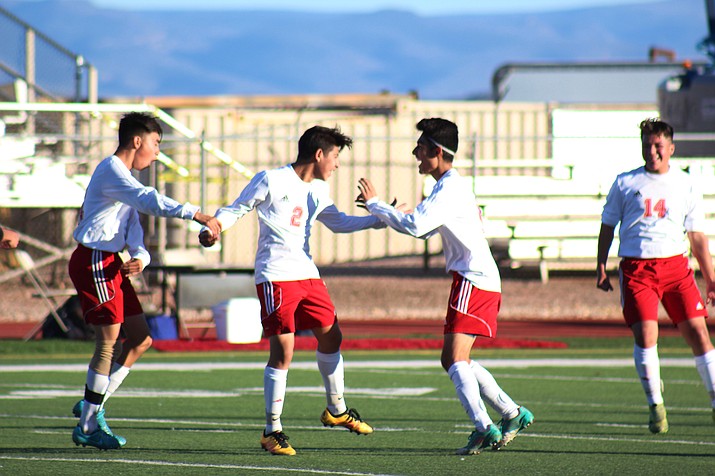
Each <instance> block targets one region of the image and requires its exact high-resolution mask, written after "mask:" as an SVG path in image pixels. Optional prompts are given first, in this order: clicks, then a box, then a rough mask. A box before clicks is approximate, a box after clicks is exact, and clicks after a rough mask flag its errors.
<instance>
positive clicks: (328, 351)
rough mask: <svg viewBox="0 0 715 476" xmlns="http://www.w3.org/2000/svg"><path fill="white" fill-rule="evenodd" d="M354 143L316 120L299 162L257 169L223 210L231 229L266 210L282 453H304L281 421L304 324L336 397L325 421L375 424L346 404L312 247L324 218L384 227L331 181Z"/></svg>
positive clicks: (272, 370) (271, 388)
mask: <svg viewBox="0 0 715 476" xmlns="http://www.w3.org/2000/svg"><path fill="white" fill-rule="evenodd" d="M351 146H352V139H351V138H349V137H347V136H345V135H343V134H342V133H341V132H340V130H339V129H337V128H334V129H329V128H326V127H321V126H314V127H311V128H310V129H308V130H306V131H305V132H304V133H303V135H302V136H301V138H300V140H299V141H298V158H297V159H296V161H295V162H294V163H292V164H289V165H285V166H282V167H280V168H277V169H272V170H267V171H262V172H260V173H258V174H256V176H255V177H254V178H253V179H252V180H251V181H250V182H249V184H248V185H247V186H246V188H244V189H243V191H242V192H241V194H240V195H239V196H238V198H237V199H236V200H235V201H234V202H233V204H232V205H231V206H228V207H224V208H221V209H219V210H218V211H217V212H216V218H217V219H218V220H219V222H220V223H221V227H222V229H223V230H227V229H228V228H230V227H231V226H232V225H233V224H234V223H236V221H237V220H238V219H239V218H241V217H242V216H244V215H246V214H247V213H248V212H250V211H251V210H253V209H255V210H256V213H257V214H258V221H259V238H258V251H257V252H256V265H255V276H256V289H257V291H258V297H259V299H260V301H261V320H262V325H263V335H264V336H266V337H268V338H269V340H270V355H269V357H268V364H267V365H266V368H265V371H264V376H263V386H264V397H265V409H266V428H265V431H264V432H263V434H262V435H261V446H262V447H263V449H265V450H266V451H269V452H270V453H272V454H276V455H294V454H296V452H295V449H293V447H292V446H291V445H290V443H288V436H286V434H285V433H284V432H283V425H282V423H281V414H282V412H283V404H284V401H285V395H286V382H287V377H288V368H289V366H290V363H291V360H292V358H293V348H294V342H295V332H296V331H301V330H310V331H312V333H313V335H314V336H315V338H316V339H317V341H318V350H317V352H316V357H317V361H318V369H319V370H320V374H321V375H322V377H323V383H324V384H325V392H326V397H327V404H328V405H327V408H326V409H325V411H324V412H323V414H322V416H321V417H320V421H321V422H322V423H323V425H325V426H331V427H332V426H343V427H345V428H347V429H349V430H350V431H354V432H356V433H358V434H362V435H364V434H369V433H372V431H373V429H372V427H371V426H370V425H368V424H367V423H366V422H364V421H362V420H361V418H360V415H359V414H358V413H357V411H355V410H354V409H348V407H347V405H346V403H345V400H344V397H343V392H344V387H345V384H344V370H343V358H342V356H341V354H340V344H341V342H342V333H341V331H340V326H339V325H338V321H337V316H336V313H335V306H334V305H333V303H332V301H331V299H330V296H329V295H328V290H327V288H326V286H325V283H324V282H323V281H322V280H321V279H320V274H319V273H318V268H317V267H316V265H315V263H314V262H313V259H312V257H311V256H310V249H309V239H310V233H311V230H312V228H313V226H314V225H315V221H316V220H317V221H319V222H321V223H323V224H324V225H326V226H327V227H328V228H329V229H330V230H331V231H333V232H335V233H350V232H354V231H357V230H364V229H368V228H383V227H384V225H383V224H382V223H381V222H380V220H378V219H376V218H374V217H371V216H363V217H357V216H349V215H346V214H344V213H342V212H340V211H338V209H337V208H336V206H335V205H334V204H333V201H332V200H331V198H330V195H329V187H328V184H327V183H326V181H327V180H328V179H329V178H330V176H331V175H332V174H333V172H334V171H335V170H337V168H338V166H339V161H338V155H339V153H340V151H342V150H343V148H345V147H348V148H349V147H351ZM218 239H219V236H218V234H215V233H213V232H212V231H211V230H202V232H201V233H200V235H199V240H200V242H201V244H202V245H204V246H212V245H213V244H214V243H216V241H217V240H218Z"/></svg>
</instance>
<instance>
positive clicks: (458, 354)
mask: <svg viewBox="0 0 715 476" xmlns="http://www.w3.org/2000/svg"><path fill="white" fill-rule="evenodd" d="M417 130H419V131H422V135H421V136H420V138H419V139H418V140H417V146H416V147H415V148H414V150H413V151H412V153H413V154H414V156H415V157H416V158H417V160H418V161H419V172H420V174H422V175H427V174H429V175H431V176H432V177H433V178H434V179H435V180H436V181H437V183H436V185H435V186H434V188H433V189H432V193H431V194H430V195H429V197H427V198H426V199H425V200H424V201H422V203H420V204H419V205H417V207H416V208H415V210H414V211H413V212H412V213H409V214H408V213H403V212H402V211H401V210H400V209H397V208H394V207H393V206H390V205H388V204H387V203H385V202H382V201H380V200H379V199H378V197H377V193H376V191H375V187H374V186H373V185H372V183H371V182H370V181H369V180H368V179H365V178H362V179H360V181H359V184H358V188H359V189H360V195H359V197H358V200H359V201H361V202H363V203H365V205H366V207H367V209H368V210H369V211H370V213H372V214H373V215H375V216H376V217H378V218H380V219H381V220H382V221H384V222H385V223H386V224H387V225H388V226H390V227H391V228H394V229H395V230H397V231H399V232H400V233H404V234H407V235H411V236H414V237H417V238H422V239H427V238H428V237H430V236H432V235H434V234H436V233H439V234H440V236H441V237H442V245H443V247H444V256H445V259H446V262H447V263H446V264H447V271H449V272H451V273H452V275H453V281H452V290H451V293H450V296H449V307H448V310H447V316H446V323H445V325H444V344H443V347H442V358H441V360H442V367H443V368H444V369H445V370H446V371H447V373H448V374H449V377H450V379H451V380H452V382H453V383H454V387H455V389H456V390H457V396H458V397H459V401H460V402H461V403H462V406H463V407H464V409H465V410H466V411H467V414H468V415H469V417H470V418H471V420H472V423H474V426H475V429H474V431H473V432H472V433H471V435H470V436H469V439H468V441H467V445H466V446H464V447H463V448H460V449H458V450H457V454H461V455H467V454H478V453H479V452H480V451H481V450H482V449H484V448H493V449H500V448H503V447H504V446H506V445H507V444H509V442H511V441H512V440H513V439H514V438H515V437H516V435H517V434H518V433H519V432H520V431H521V430H523V429H524V428H526V427H528V426H529V425H530V424H531V423H532V422H533V421H534V416H533V415H532V413H531V412H530V411H529V410H527V409H526V408H525V407H523V406H519V405H517V404H516V403H514V401H513V400H512V399H511V398H510V397H509V396H508V395H507V394H506V393H505V392H504V391H503V390H502V389H501V388H500V387H499V385H498V384H497V382H496V381H495V380H494V377H493V376H492V374H491V373H489V371H488V370H487V369H485V368H484V367H482V366H481V365H479V364H478V363H477V362H476V361H474V360H471V359H470V352H471V349H472V346H473V345H474V341H475V340H476V337H477V336H483V337H487V338H494V337H495V336H496V331H497V313H498V312H499V306H500V304H501V279H500V277H499V269H498V268H497V265H496V263H495V262H494V258H493V256H492V253H491V250H490V249H489V244H488V243H487V240H486V238H485V236H484V230H483V227H482V222H481V215H480V211H479V208H478V207H477V203H476V200H475V198H474V194H473V193H472V191H471V190H470V188H469V186H468V184H467V183H466V182H465V181H464V180H463V179H462V178H461V177H460V175H459V173H458V172H457V171H456V170H455V169H454V168H452V160H453V159H454V155H455V153H456V151H457V146H458V143H459V136H458V130H457V125H456V124H454V123H452V122H450V121H448V120H446V119H440V118H432V119H422V120H421V121H420V122H419V123H417ZM482 399H484V400H485V401H486V402H487V403H488V404H489V405H490V406H491V407H492V408H494V410H496V411H497V412H498V413H499V414H500V415H501V421H500V422H499V423H497V424H494V423H493V422H492V419H491V418H490V417H489V414H488V413H487V411H486V408H485V407H484V402H483V400H482Z"/></svg>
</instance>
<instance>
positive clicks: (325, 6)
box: [92, 0, 660, 15]
mask: <svg viewBox="0 0 715 476" xmlns="http://www.w3.org/2000/svg"><path fill="white" fill-rule="evenodd" d="M658 1H660V0H439V1H435V0H340V1H335V0H202V1H201V2H198V3H197V2H196V0H169V1H167V0H92V3H94V4H95V5H97V6H100V7H108V8H115V9H127V10H179V9H182V10H183V9H187V10H197V9H201V10H210V9H233V10H272V9H280V10H300V11H325V12H369V11H375V10H384V9H400V10H407V11H411V12H414V13H417V14H421V15H439V14H458V13H524V12H535V11H554V10H568V9H574V8H585V7H596V6H608V5H617V4H620V5H623V4H637V3H642V4H647V3H657V2H658Z"/></svg>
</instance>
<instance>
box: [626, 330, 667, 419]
mask: <svg viewBox="0 0 715 476" xmlns="http://www.w3.org/2000/svg"><path fill="white" fill-rule="evenodd" d="M633 361H634V362H635V364H636V372H638V377H640V379H641V385H642V386H643V391H645V396H646V398H647V399H648V405H655V404H661V403H663V394H662V392H661V381H660V360H659V359H658V346H657V345H654V346H653V347H648V348H647V349H644V348H642V347H639V346H638V345H637V344H634V345H633Z"/></svg>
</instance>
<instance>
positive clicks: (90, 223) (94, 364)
mask: <svg viewBox="0 0 715 476" xmlns="http://www.w3.org/2000/svg"><path fill="white" fill-rule="evenodd" d="M161 137H162V130H161V126H160V124H159V122H158V121H157V120H156V119H155V118H154V117H152V116H149V115H147V114H141V113H129V114H126V115H125V116H124V117H123V118H122V119H121V121H120V124H119V146H118V148H117V150H116V152H115V153H114V155H112V156H110V157H107V158H106V159H104V160H103V161H102V162H100V163H99V165H98V166H97V168H96V169H95V171H94V173H93V174H92V178H91V179H90V182H89V185H88V187H87V191H86V193H85V197H84V203H83V204H82V208H81V209H80V216H79V223H78V225H77V227H76V229H75V231H74V239H75V240H76V241H77V249H76V250H75V251H74V252H73V253H72V257H71V258H70V261H69V275H70V278H71V279H72V283H73V284H74V286H75V288H76V289H77V294H78V296H79V299H80V302H81V305H82V312H83V315H84V319H85V321H86V322H87V323H88V324H90V325H91V326H92V327H93V329H94V332H95V336H96V337H95V340H96V342H95V349H94V355H93V356H92V359H91V360H90V362H89V369H88V370H87V381H86V387H85V392H84V399H83V400H80V401H79V402H78V403H77V404H76V405H75V407H74V408H73V410H72V411H73V413H74V414H75V416H79V417H80V420H79V424H78V425H77V427H76V428H75V429H74V431H73V433H72V441H74V442H75V444H77V445H80V444H81V445H83V446H87V445H90V446H94V447H97V448H99V449H116V448H119V447H121V446H124V444H125V443H126V440H125V439H124V438H122V437H121V436H117V435H114V434H113V432H112V430H111V429H110V428H109V426H108V425H107V423H106V420H105V418H104V402H105V401H106V399H107V398H109V396H110V395H111V394H112V393H114V392H115V391H116V390H117V388H118V387H119V386H120V385H121V383H122V382H123V381H124V379H125V378H126V376H127V374H128V373H129V370H130V368H131V366H132V365H133V364H134V362H136V360H137V359H139V357H141V355H142V354H143V353H144V352H145V351H146V350H147V349H149V347H150V346H151V337H150V335H149V328H148V326H147V323H146V318H145V316H144V311H143V310H142V307H141V304H140V303H139V300H138V298H137V295H136V293H135V291H134V288H133V287H132V284H131V282H130V280H129V277H130V276H133V275H136V274H139V273H141V272H142V270H143V269H144V267H145V266H146V265H148V264H149V253H148V252H147V250H146V248H145V247H144V233H143V231H142V228H141V225H140V223H139V214H138V212H141V213H146V214H150V215H157V216H163V217H176V218H183V219H186V220H194V221H197V222H198V223H200V224H203V225H205V226H208V227H209V228H210V229H212V230H214V231H215V232H216V233H219V232H220V225H219V223H218V221H217V220H216V219H215V218H213V217H212V216H210V215H206V214H204V213H201V212H200V211H199V207H197V206H195V205H191V204H190V203H186V204H184V205H182V204H180V203H178V202H177V201H175V200H173V199H171V198H169V197H166V196H164V195H161V194H160V193H159V192H157V191H156V190H155V189H153V188H151V187H145V186H144V185H142V184H141V183H140V182H139V181H137V180H136V179H135V178H134V177H133V176H132V174H131V170H132V169H135V170H143V169H145V168H147V167H149V166H150V165H151V163H152V162H154V161H155V160H156V157H157V155H159V143H160V142H161ZM125 249H126V250H127V251H128V253H129V256H130V258H131V259H129V260H128V261H127V262H122V259H121V257H120V256H119V252H121V251H123V250H125ZM120 329H121V330H123V331H124V335H125V337H126V339H125V340H124V343H123V344H122V341H121V340H120Z"/></svg>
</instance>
